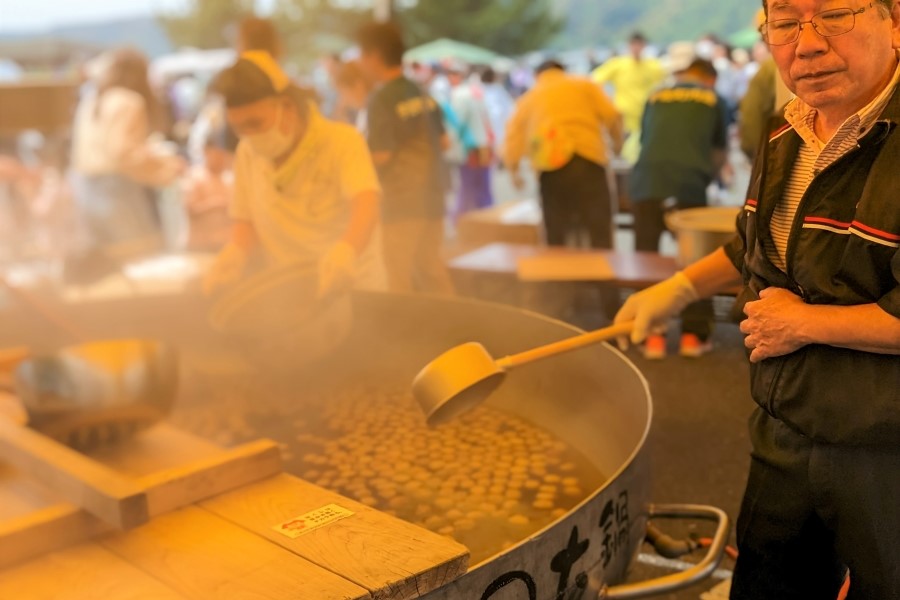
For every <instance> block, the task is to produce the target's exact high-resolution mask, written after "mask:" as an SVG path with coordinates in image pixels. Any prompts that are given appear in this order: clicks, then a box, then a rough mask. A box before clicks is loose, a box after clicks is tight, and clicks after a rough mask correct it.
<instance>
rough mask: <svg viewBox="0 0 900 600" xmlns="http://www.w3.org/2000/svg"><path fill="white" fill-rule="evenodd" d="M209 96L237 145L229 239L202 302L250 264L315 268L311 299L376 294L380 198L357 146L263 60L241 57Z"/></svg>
mask: <svg viewBox="0 0 900 600" xmlns="http://www.w3.org/2000/svg"><path fill="white" fill-rule="evenodd" d="M214 89H215V91H216V92H218V93H219V94H221V95H222V96H223V97H224V99H225V103H226V106H227V111H226V117H227V120H228V123H229V125H230V126H231V127H232V129H233V130H234V132H235V133H236V134H237V135H238V137H239V138H240V139H241V141H240V143H239V145H238V148H237V153H236V156H235V165H234V174H235V175H234V179H235V181H234V184H235V190H234V200H233V202H232V205H231V209H230V214H231V217H232V218H233V219H234V227H233V230H232V235H231V239H230V241H229V242H228V244H227V245H226V246H225V248H224V249H223V250H222V251H221V252H220V253H219V256H218V257H217V259H216V261H215V263H214V265H213V267H212V268H211V270H210V271H209V273H208V274H207V277H206V279H205V281H204V287H205V289H206V291H207V292H211V291H212V290H214V289H215V288H217V287H219V286H221V285H223V284H226V283H228V282H231V281H234V280H235V279H237V278H238V277H240V275H241V274H242V273H243V271H244V269H245V266H246V264H247V262H248V258H249V256H250V255H251V254H252V253H253V252H261V253H262V255H263V256H264V258H265V259H266V261H267V262H268V263H270V264H274V265H283V264H287V263H291V262H308V261H316V262H317V264H318V270H319V293H320V295H323V296H324V295H327V294H328V293H329V292H330V291H332V290H335V289H341V288H346V287H348V286H351V285H354V286H356V287H362V288H367V289H382V288H383V287H384V286H385V276H384V268H383V265H382V260H381V241H380V232H379V223H380V220H379V202H380V195H381V188H380V186H379V184H378V177H377V175H376V173H375V169H374V167H373V165H372V159H371V157H370V155H369V152H368V150H367V148H366V143H365V140H364V139H363V138H362V136H361V135H360V134H359V133H358V132H357V131H355V130H354V129H353V127H352V126H350V125H347V124H343V123H334V122H331V121H328V120H326V119H325V118H323V117H322V116H320V115H319V113H318V111H317V110H316V108H315V106H314V104H313V103H312V102H311V101H309V99H308V97H307V96H306V95H305V94H304V93H303V92H302V91H300V90H298V89H297V88H295V87H294V86H293V85H292V84H291V83H290V81H289V79H288V78H287V76H286V75H285V74H284V73H283V72H282V71H281V69H280V68H279V67H278V65H277V63H276V62H275V61H274V59H273V58H272V57H271V56H270V55H269V54H267V53H265V52H245V53H244V54H242V55H241V57H240V58H239V59H238V61H237V62H236V63H235V64H234V65H233V66H232V67H230V68H229V69H227V70H225V71H224V72H223V73H221V74H220V75H219V76H218V77H217V79H216V81H215V83H214Z"/></svg>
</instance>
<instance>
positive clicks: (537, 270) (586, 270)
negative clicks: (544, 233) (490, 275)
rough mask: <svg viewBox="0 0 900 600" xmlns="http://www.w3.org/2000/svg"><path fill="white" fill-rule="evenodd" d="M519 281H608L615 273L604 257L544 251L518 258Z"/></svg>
mask: <svg viewBox="0 0 900 600" xmlns="http://www.w3.org/2000/svg"><path fill="white" fill-rule="evenodd" d="M516 274H517V275H518V277H519V280H521V281H610V280H612V279H615V277H616V274H615V272H614V271H613V270H612V268H611V267H610V266H609V262H607V260H606V258H605V257H603V256H598V255H597V254H594V253H591V254H586V253H578V254H575V253H562V252H560V253H550V252H547V253H544V254H538V255H537V256H531V257H527V258H521V259H519V262H518V264H517V265H516Z"/></svg>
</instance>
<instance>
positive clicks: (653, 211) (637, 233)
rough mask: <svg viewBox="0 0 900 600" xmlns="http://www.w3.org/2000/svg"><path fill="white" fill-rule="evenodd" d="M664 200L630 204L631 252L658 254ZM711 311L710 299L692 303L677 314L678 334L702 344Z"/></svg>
mask: <svg viewBox="0 0 900 600" xmlns="http://www.w3.org/2000/svg"><path fill="white" fill-rule="evenodd" d="M664 202H665V201H664V200H640V201H638V202H633V203H632V208H631V212H632V214H634V249H635V250H637V251H638V252H659V238H660V236H662V234H663V233H664V232H665V231H666V222H665V214H666V208H665V206H664ZM713 322H714V312H713V305H712V301H711V300H700V301H698V302H693V303H691V304H689V305H688V307H687V308H685V309H684V312H682V313H681V331H682V333H693V334H694V335H696V336H697V337H698V338H700V339H701V340H702V341H706V340H707V339H709V336H710V335H712V331H713Z"/></svg>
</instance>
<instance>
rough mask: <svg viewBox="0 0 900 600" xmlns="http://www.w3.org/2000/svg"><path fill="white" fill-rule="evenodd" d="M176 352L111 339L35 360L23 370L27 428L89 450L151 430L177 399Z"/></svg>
mask: <svg viewBox="0 0 900 600" xmlns="http://www.w3.org/2000/svg"><path fill="white" fill-rule="evenodd" d="M177 379H178V369H177V357H176V353H175V350H174V349H173V348H172V347H171V346H168V345H166V344H162V343H159V342H153V341H148V340H109V341H99V342H91V343H87V344H81V345H78V346H71V347H68V348H64V349H62V350H60V351H58V352H54V353H52V354H47V355H43V356H35V357H33V358H30V359H27V360H25V361H23V362H22V363H21V364H19V366H18V367H17V369H16V376H15V389H16V394H17V395H18V397H19V399H20V401H21V402H22V405H23V407H24V409H25V412H26V414H27V416H28V424H29V425H30V426H31V427H32V428H34V429H36V430H38V431H41V432H42V433H44V434H45V435H48V436H50V437H52V438H54V439H57V440H59V441H61V442H63V443H65V444H68V445H70V446H73V447H75V448H79V449H87V448H91V447H94V446H97V445H99V444H102V443H106V442H111V441H115V440H118V439H121V438H124V437H127V436H129V435H132V434H134V433H135V432H136V431H139V430H141V429H145V428H147V427H149V426H150V425H153V424H154V423H156V422H157V421H159V420H161V419H163V418H165V417H166V415H168V413H169V411H170V410H171V408H172V404H173V402H174V400H175V392H176V388H177Z"/></svg>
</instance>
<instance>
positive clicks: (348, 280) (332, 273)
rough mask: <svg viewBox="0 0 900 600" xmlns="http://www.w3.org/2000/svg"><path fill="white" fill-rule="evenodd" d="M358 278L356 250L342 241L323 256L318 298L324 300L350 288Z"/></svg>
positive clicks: (320, 266) (320, 264) (320, 262)
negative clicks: (338, 291)
mask: <svg viewBox="0 0 900 600" xmlns="http://www.w3.org/2000/svg"><path fill="white" fill-rule="evenodd" d="M355 276H356V250H354V249H353V246H351V245H350V244H348V243H347V242H344V241H340V242H338V243H337V244H335V245H334V246H332V247H331V249H329V250H328V252H326V253H325V255H324V256H322V259H321V260H320V261H319V290H318V297H319V298H322V297H324V296H327V295H328V294H329V293H331V292H332V291H335V290H340V289H345V288H349V287H350V286H352V285H353V279H354V277H355Z"/></svg>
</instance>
